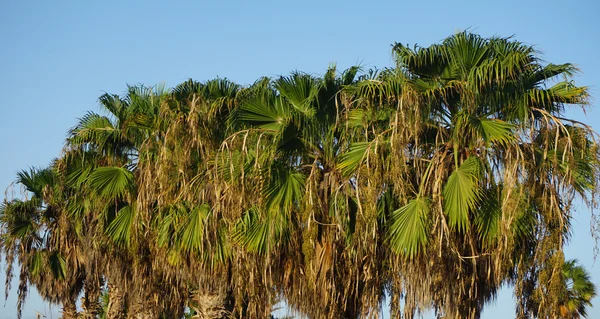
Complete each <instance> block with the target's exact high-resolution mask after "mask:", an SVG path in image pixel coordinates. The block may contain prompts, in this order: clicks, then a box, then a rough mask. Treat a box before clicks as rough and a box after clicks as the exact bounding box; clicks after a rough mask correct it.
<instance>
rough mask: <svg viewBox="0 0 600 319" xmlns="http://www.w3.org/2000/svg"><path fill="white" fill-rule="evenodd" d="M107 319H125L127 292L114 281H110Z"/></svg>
mask: <svg viewBox="0 0 600 319" xmlns="http://www.w3.org/2000/svg"><path fill="white" fill-rule="evenodd" d="M106 318H107V319H125V293H124V292H123V291H121V289H120V288H119V287H118V286H117V285H115V284H112V283H110V282H109V283H108V310H107V312H106Z"/></svg>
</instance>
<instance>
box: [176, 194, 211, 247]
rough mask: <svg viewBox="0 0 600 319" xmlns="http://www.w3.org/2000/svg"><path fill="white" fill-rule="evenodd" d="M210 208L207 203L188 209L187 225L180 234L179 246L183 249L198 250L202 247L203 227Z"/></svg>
mask: <svg viewBox="0 0 600 319" xmlns="http://www.w3.org/2000/svg"><path fill="white" fill-rule="evenodd" d="M210 213H211V208H210V206H209V205H208V204H202V205H200V206H197V207H193V208H192V209H191V211H189V215H188V221H187V225H186V226H185V227H184V228H183V232H182V234H181V242H180V246H181V249H182V250H183V251H187V252H200V251H202V248H203V239H204V227H205V225H206V221H207V218H208V216H209V215H210Z"/></svg>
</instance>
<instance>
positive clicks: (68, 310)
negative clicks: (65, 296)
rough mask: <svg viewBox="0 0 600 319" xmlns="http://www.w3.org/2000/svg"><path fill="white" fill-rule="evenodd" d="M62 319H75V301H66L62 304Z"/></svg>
mask: <svg viewBox="0 0 600 319" xmlns="http://www.w3.org/2000/svg"><path fill="white" fill-rule="evenodd" d="M62 318H63V319H77V304H76V303H75V300H68V301H65V302H64V303H63V307H62Z"/></svg>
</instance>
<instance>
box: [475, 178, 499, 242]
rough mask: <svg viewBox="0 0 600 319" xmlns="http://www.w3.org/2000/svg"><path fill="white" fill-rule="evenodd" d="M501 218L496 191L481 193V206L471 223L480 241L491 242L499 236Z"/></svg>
mask: <svg viewBox="0 0 600 319" xmlns="http://www.w3.org/2000/svg"><path fill="white" fill-rule="evenodd" d="M501 217H502V210H501V206H500V202H499V198H498V192H497V191H496V189H488V190H485V191H483V192H482V195H481V204H480V207H479V209H478V210H477V212H476V214H475V219H474V221H473V223H474V224H475V227H476V228H477V232H478V233H479V237H480V239H482V240H484V241H486V242H492V241H493V240H494V239H496V237H497V236H498V235H499V224H500V218H501Z"/></svg>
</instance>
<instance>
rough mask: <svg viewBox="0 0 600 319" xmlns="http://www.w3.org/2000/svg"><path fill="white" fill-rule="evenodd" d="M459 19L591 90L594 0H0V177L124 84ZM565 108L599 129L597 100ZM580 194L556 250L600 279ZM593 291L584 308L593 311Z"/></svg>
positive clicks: (597, 70) (383, 43)
mask: <svg viewBox="0 0 600 319" xmlns="http://www.w3.org/2000/svg"><path fill="white" fill-rule="evenodd" d="M209 2H210V3H209ZM212 2H214V3H212ZM465 29H469V30H471V31H473V32H477V33H479V34H481V35H483V36H492V35H500V36H509V35H515V37H516V39H517V40H520V41H522V42H525V43H528V44H534V45H536V47H537V48H538V49H539V50H540V51H541V52H542V53H543V58H544V59H545V60H546V61H548V62H553V63H563V62H571V63H574V64H576V65H577V66H579V67H580V68H581V70H582V71H583V74H581V75H580V76H578V77H577V78H576V80H577V83H578V84H580V85H589V86H591V93H592V95H593V96H595V97H596V101H598V97H599V96H600V89H599V88H598V83H599V81H600V59H599V55H598V52H600V5H599V4H598V2H597V1H593V0H589V1H554V0H546V1H529V0H521V1H512V0H511V1H493V2H492V1H483V0H479V1H460V0H454V1H325V0H322V1H268V2H267V1H254V2H250V1H189V2H188V1H168V2H167V1H95V2H92V1H59V0H57V1H37V2H35V1H24V0H23V1H10V0H0V97H1V98H0V189H2V190H3V189H4V188H5V187H7V186H8V185H9V184H10V183H11V182H12V181H13V180H14V178H15V173H16V172H17V171H18V170H19V169H24V168H27V167H29V166H44V165H47V164H48V163H49V161H50V160H51V159H52V158H53V157H55V156H57V155H58V154H59V152H60V150H61V147H62V145H63V140H64V137H65V133H66V131H67V130H68V129H69V128H70V127H71V126H73V125H74V124H75V121H76V119H77V118H78V117H81V116H82V115H84V113H85V112H86V111H87V110H94V111H97V110H98V102H97V98H98V97H99V96H100V95H101V94H103V93H104V92H110V93H124V92H125V90H126V84H136V83H143V84H147V85H153V84H157V83H165V84H166V85H167V86H169V87H172V86H174V85H176V84H178V83H180V82H182V81H184V80H186V79H188V78H193V79H195V80H200V81H203V80H207V79H212V78H215V77H217V76H219V77H227V78H229V79H231V80H233V81H236V82H238V83H241V84H250V83H252V82H253V81H254V80H255V79H257V78H258V77H260V76H276V75H280V74H285V73H288V72H289V71H292V70H301V71H305V72H310V73H315V74H322V73H323V72H324V71H325V69H326V68H327V66H328V65H329V64H330V63H332V62H335V63H337V65H338V67H339V68H342V69H343V68H347V67H349V66H351V65H355V64H357V63H360V64H361V65H363V66H364V67H365V68H369V67H375V66H377V67H385V66H390V65H391V63H392V61H391V54H390V44H392V43H394V42H402V43H410V44H415V43H418V44H420V45H423V46H426V45H429V44H432V43H434V42H438V41H440V40H442V39H444V38H445V37H446V36H449V35H451V34H453V33H454V32H455V31H460V30H465ZM595 104H597V103H595ZM568 115H569V116H574V117H577V118H580V119H583V120H584V121H586V122H587V123H590V124H592V126H593V127H595V129H596V130H597V131H600V112H598V111H597V110H594V109H593V108H592V110H590V111H589V112H588V113H587V117H584V116H583V115H582V114H581V112H570V113H568ZM579 206H580V207H581V208H580V209H579V210H578V212H577V213H576V214H575V216H574V231H573V235H574V236H573V239H572V241H571V244H570V245H569V246H568V247H567V257H569V258H578V259H579V260H580V261H581V263H582V264H583V265H584V266H586V267H587V269H588V270H589V271H590V273H591V275H592V278H593V280H594V282H595V283H596V285H597V286H598V288H600V265H598V264H596V265H593V242H592V240H591V236H590V231H589V228H590V227H589V226H590V216H591V215H590V211H589V210H588V209H586V208H584V207H583V206H581V205H579ZM4 267H5V265H4V264H2V265H1V268H2V269H1V270H3V269H4ZM0 272H2V271H0ZM3 282H4V274H3V272H2V275H0V283H3ZM13 286H16V285H13ZM0 295H1V294H0ZM595 303H596V304H597V307H596V309H591V311H590V312H589V318H600V299H598V298H596V300H595ZM15 307H16V297H15V291H12V292H11V293H10V297H9V299H8V301H7V302H6V304H5V306H4V308H2V305H1V304H0V319H4V318H13V317H15V310H14V308H15ZM35 311H40V312H42V313H46V314H48V315H50V314H51V313H53V315H52V317H53V318H58V315H57V313H58V308H57V307H54V308H53V310H52V311H51V312H50V311H49V310H48V307H47V306H46V305H45V304H44V303H43V302H42V301H41V300H40V298H39V296H37V294H36V293H35V292H34V291H32V292H31V294H30V297H29V298H28V300H27V304H26V307H25V311H24V318H34V317H35ZM510 317H514V305H513V301H512V292H511V291H510V290H505V291H503V292H502V293H501V294H500V296H499V298H498V300H497V301H496V303H495V304H492V305H490V306H488V307H487V309H486V311H485V312H484V315H483V318H485V319H494V318H510Z"/></svg>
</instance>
